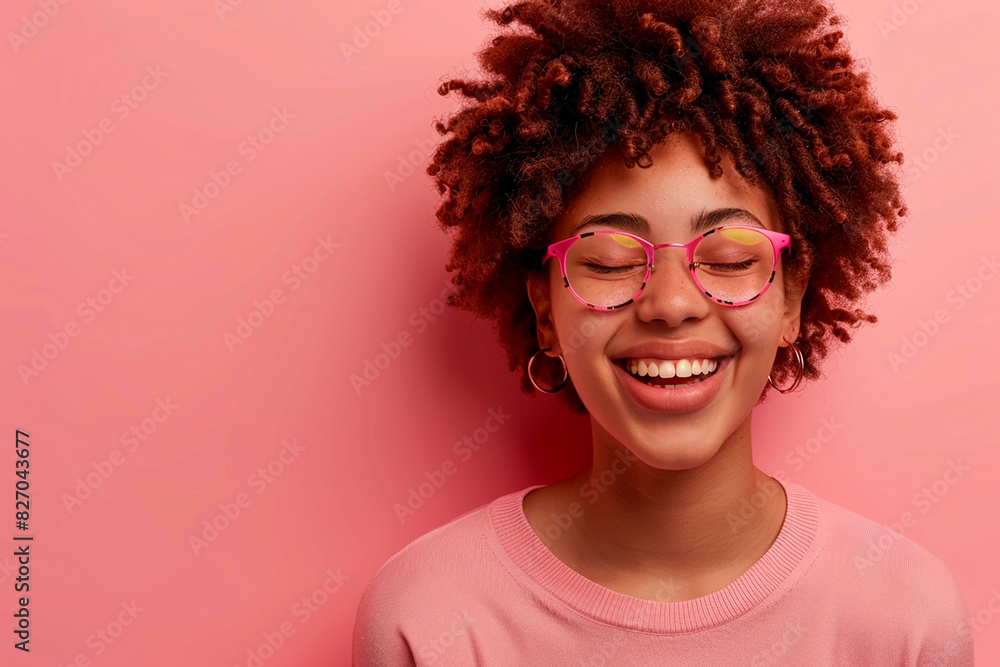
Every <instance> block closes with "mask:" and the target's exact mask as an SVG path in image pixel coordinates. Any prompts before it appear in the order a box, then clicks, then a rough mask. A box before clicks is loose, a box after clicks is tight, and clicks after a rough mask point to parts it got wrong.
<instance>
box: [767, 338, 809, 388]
mask: <svg viewBox="0 0 1000 667" xmlns="http://www.w3.org/2000/svg"><path fill="white" fill-rule="evenodd" d="M789 347H791V348H792V352H794V353H795V359H796V360H797V361H798V362H799V370H798V373H796V374H795V381H794V382H792V384H791V386H789V387H788V388H787V389H781V388H780V387H778V386H776V385H775V384H774V383H773V382H771V374H770V373H768V375H767V382H768V384H770V385H771V386H772V387H774V388H775V389H776V390H777V391H778V392H780V393H782V394H787V393H788V392H790V391H794V390H795V388H796V387H798V386H799V382H801V381H802V377H803V376H804V375H805V370H806V360H805V358H804V357H803V356H802V352H800V351H799V347H798V346H797V345H796V344H795V343H792V344H791V345H789Z"/></svg>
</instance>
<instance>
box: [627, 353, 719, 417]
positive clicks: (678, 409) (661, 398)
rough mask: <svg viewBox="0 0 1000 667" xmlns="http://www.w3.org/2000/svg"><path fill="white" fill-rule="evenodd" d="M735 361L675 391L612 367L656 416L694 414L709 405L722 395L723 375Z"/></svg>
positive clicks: (641, 404)
mask: <svg viewBox="0 0 1000 667" xmlns="http://www.w3.org/2000/svg"><path fill="white" fill-rule="evenodd" d="M732 360H733V357H725V358H724V359H722V360H721V361H720V362H719V367H718V368H717V369H716V371H715V372H714V373H712V375H711V376H709V377H708V378H706V379H704V380H702V381H701V382H698V383H696V384H690V385H687V386H684V387H676V388H673V389H670V388H664V389H661V388H659V387H653V386H651V385H648V384H646V383H645V382H642V381H640V380H637V379H635V378H634V377H632V375H631V374H630V373H628V372H627V371H626V370H625V369H624V368H622V367H621V366H620V365H619V364H618V363H617V362H613V363H612V364H611V365H612V366H614V367H615V372H616V373H617V374H618V377H619V379H620V380H621V382H622V385H623V386H624V387H625V389H626V390H627V391H628V393H629V395H630V396H631V397H632V400H633V401H635V402H636V403H638V404H639V405H640V406H641V407H643V408H645V409H647V410H650V411H653V412H663V413H668V414H676V413H683V412H691V411H693V410H698V409H699V408H703V407H705V406H706V405H708V404H709V403H710V402H711V401H712V399H713V398H715V397H716V395H717V394H718V393H719V389H720V388H721V387H722V374H723V373H725V372H726V371H728V370H729V364H730V362H732Z"/></svg>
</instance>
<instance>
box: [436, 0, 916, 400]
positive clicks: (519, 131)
mask: <svg viewBox="0 0 1000 667" xmlns="http://www.w3.org/2000/svg"><path fill="white" fill-rule="evenodd" d="M485 16H486V17H488V18H489V19H491V20H493V21H495V22H496V23H498V24H500V25H501V26H510V27H508V28H506V29H502V30H501V31H500V33H499V34H498V35H497V36H496V37H495V38H493V39H492V40H491V41H490V42H489V43H488V45H486V46H485V47H484V48H482V50H480V51H479V52H478V53H477V56H478V59H479V62H480V63H481V65H482V67H483V69H484V70H485V72H487V73H488V76H486V77H485V78H483V79H478V80H474V79H471V78H454V79H449V80H446V81H444V83H442V84H441V85H440V87H439V89H438V92H439V93H440V94H442V95H447V94H448V93H449V92H450V91H452V90H456V91H458V92H459V93H461V95H462V96H463V100H464V103H463V104H462V106H461V108H460V109H459V110H458V111H456V112H455V113H454V114H453V115H451V117H450V118H447V120H446V122H440V121H438V122H436V123H435V126H436V127H437V130H438V132H439V133H440V134H442V135H447V134H449V133H450V134H451V136H450V137H448V138H447V139H445V140H443V141H442V143H441V144H440V145H439V146H438V147H437V150H436V151H435V153H434V155H433V157H432V160H431V164H430V165H429V166H428V167H427V173H428V174H430V175H431V176H433V177H434V181H435V183H436V185H437V188H438V191H439V192H441V193H442V194H444V195H445V196H444V197H443V199H442V201H441V203H440V205H439V207H438V209H437V218H438V221H439V224H440V226H441V227H442V229H444V230H446V231H447V230H450V229H452V228H457V234H455V235H454V237H453V245H452V248H451V253H450V256H449V263H448V264H447V266H446V269H447V270H448V271H457V274H456V275H455V276H453V281H454V284H455V287H456V292H455V294H454V296H453V297H452V298H451V299H450V300H449V301H450V303H452V305H454V306H455V307H457V308H460V309H462V310H467V311H470V312H472V313H473V314H474V315H475V316H476V317H481V318H484V319H485V320H487V321H489V322H490V323H491V324H492V326H493V328H494V330H495V331H496V333H497V336H498V338H499V340H500V343H501V345H502V346H503V348H504V350H505V351H506V353H507V358H508V361H509V363H510V369H511V370H512V371H519V372H520V373H521V388H522V390H523V391H524V392H525V393H528V394H532V393H534V392H535V391H536V390H535V388H534V387H533V386H532V384H531V383H530V381H529V380H528V377H527V373H526V366H527V361H528V359H529V358H530V356H531V355H532V354H533V353H534V352H535V351H537V350H538V338H537V333H536V321H535V314H534V310H533V309H532V307H531V303H530V301H529V300H528V296H527V287H526V281H527V275H528V272H529V271H535V270H540V269H541V259H542V257H543V254H544V250H543V249H544V248H545V247H546V246H547V245H548V244H549V243H550V242H551V241H552V240H553V239H550V238H549V232H550V228H551V221H552V219H553V218H554V217H556V216H558V214H559V213H560V212H562V211H563V210H564V208H565V205H566V203H567V202H568V201H569V200H570V199H571V198H572V195H573V185H574V184H576V183H579V182H580V181H582V180H583V179H582V178H581V177H582V176H583V175H584V174H585V173H586V172H587V169H588V167H589V166H590V165H591V164H593V162H594V161H595V160H596V159H597V158H598V157H600V156H601V155H602V154H603V153H604V152H605V151H606V150H608V149H609V148H610V147H611V146H612V145H614V146H615V148H616V149H617V150H618V151H619V152H620V154H621V155H622V156H623V157H624V160H625V165H626V166H627V167H629V168H632V167H635V166H638V167H649V166H650V165H651V164H652V160H651V158H650V156H649V153H648V152H649V150H650V149H651V148H652V147H653V146H654V145H655V144H657V143H659V142H661V141H663V140H664V139H665V138H666V137H668V136H670V135H672V134H676V133H694V134H696V135H698V136H699V137H700V138H701V142H702V145H703V146H704V149H705V150H704V155H705V166H706V168H707V169H708V172H709V174H710V175H711V176H712V177H713V178H718V177H719V176H721V175H722V167H721V166H720V162H721V156H720V151H727V152H728V153H729V154H730V155H731V156H732V159H733V163H734V164H735V166H736V169H737V171H738V172H739V173H740V175H741V176H743V177H744V178H746V179H747V180H748V181H749V182H750V183H752V184H754V185H757V186H758V187H761V188H762V189H763V190H764V191H765V192H766V193H768V195H769V196H770V197H771V198H772V199H773V202H774V204H775V205H776V209H777V211H778V213H779V216H780V218H781V220H782V223H783V226H784V230H785V231H786V232H787V233H788V234H790V235H791V237H792V249H791V250H792V251H791V253H790V254H787V255H785V258H786V259H784V260H783V261H784V262H785V264H784V270H785V273H786V274H787V275H790V276H797V277H800V278H801V277H803V276H808V278H809V284H808V287H807V290H806V292H805V294H804V295H803V299H802V316H801V332H800V337H799V340H798V341H797V345H798V347H799V349H800V350H801V352H802V354H803V356H804V358H805V378H807V379H816V378H818V377H819V376H820V367H819V364H820V362H821V361H822V360H823V359H824V358H825V357H826V356H827V354H828V353H829V352H830V350H831V344H832V343H833V342H834V339H837V340H839V341H841V342H843V343H846V342H848V341H850V339H851V334H850V331H849V328H851V327H857V326H860V324H861V323H862V322H876V321H877V318H876V317H875V316H874V315H871V314H868V313H866V312H864V310H862V309H861V308H859V307H858V305H859V303H860V302H861V300H862V299H863V298H864V297H865V296H866V295H867V294H869V293H870V292H872V291H874V290H875V289H877V288H878V287H879V286H880V285H882V284H884V283H886V282H887V281H888V280H889V279H890V277H891V273H890V257H889V254H888V250H887V241H888V235H889V233H890V232H895V231H897V229H898V226H899V224H900V222H901V220H900V217H901V216H905V215H906V214H907V211H906V207H905V205H904V203H903V201H902V198H901V195H900V187H899V178H900V172H901V169H900V167H901V165H902V163H903V155H902V153H900V152H897V151H895V150H894V149H893V143H894V137H893V134H892V123H891V121H894V120H895V119H896V115H895V114H894V113H893V112H892V111H890V110H888V109H886V108H883V107H882V106H881V105H880V104H879V102H878V101H877V100H876V99H875V96H874V94H873V92H872V90H871V86H870V82H869V75H868V74H867V73H866V72H864V71H863V70H862V68H861V67H860V66H859V63H858V61H857V60H855V59H854V58H853V57H852V56H851V55H850V52H849V47H848V45H847V44H846V43H845V40H844V39H843V37H844V33H843V31H842V30H840V29H838V28H837V26H838V25H841V23H842V22H843V19H842V18H841V17H839V16H838V15H836V14H835V13H834V12H833V11H832V10H831V9H830V8H829V7H828V6H826V5H825V4H823V2H822V1H821V0H775V1H771V0H734V1H712V0H683V1H673V0H660V1H656V0H610V1H609V0H530V1H528V2H518V3H516V4H513V5H510V6H508V7H506V8H504V9H502V10H486V11H485ZM515 24H519V26H520V27H518V26H517V25H515ZM515 28H516V29H515ZM778 352H779V354H778V357H777V358H776V360H775V364H774V367H773V369H772V373H771V377H772V379H773V380H774V381H775V382H776V383H777V384H779V386H781V385H785V384H788V381H787V380H786V378H787V377H789V375H791V376H794V375H795V373H796V372H797V371H798V367H797V362H796V359H795V357H794V355H792V354H791V353H790V351H789V349H788V348H779V351H778ZM550 363H551V362H550ZM766 391H767V389H765V394H766ZM561 395H562V396H563V397H564V398H565V400H566V404H567V405H568V406H569V407H570V409H571V410H573V411H574V412H576V413H579V414H585V413H586V408H585V406H584V405H583V404H582V402H581V401H580V398H579V396H578V395H577V393H576V391H575V390H574V389H573V387H572V380H570V382H569V383H568V384H567V386H566V389H565V390H563V392H561ZM763 396H764V394H762V396H761V398H762V399H763Z"/></svg>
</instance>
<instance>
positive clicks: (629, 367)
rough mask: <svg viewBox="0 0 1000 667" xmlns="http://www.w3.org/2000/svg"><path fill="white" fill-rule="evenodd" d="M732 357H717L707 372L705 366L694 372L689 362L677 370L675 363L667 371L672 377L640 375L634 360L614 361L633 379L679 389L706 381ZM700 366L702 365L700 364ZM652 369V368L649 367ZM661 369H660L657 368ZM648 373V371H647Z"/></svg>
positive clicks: (663, 387) (654, 385)
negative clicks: (635, 369)
mask: <svg viewBox="0 0 1000 667" xmlns="http://www.w3.org/2000/svg"><path fill="white" fill-rule="evenodd" d="M731 358H732V357H731V356H729V357H716V358H714V359H712V362H713V363H712V365H713V368H712V369H711V370H710V371H708V372H707V373H706V372H704V369H703V368H700V367H699V373H697V374H694V373H692V370H693V369H692V368H691V367H690V364H687V365H686V366H685V367H684V368H683V370H680V371H675V368H674V366H673V365H671V367H670V370H669V371H668V372H667V373H666V374H668V375H671V376H672V377H659V376H656V377H654V376H652V375H650V374H642V375H640V374H639V373H638V372H635V373H633V372H632V371H633V368H635V364H634V362H632V361H631V360H629V359H616V360H615V361H614V363H615V364H617V365H618V366H619V367H620V368H622V369H623V370H624V371H625V372H626V373H628V374H629V375H630V376H631V377H632V378H633V379H635V380H638V381H639V382H642V383H643V384H646V385H649V386H650V387H657V388H659V389H677V388H679V387H687V386H690V385H694V384H699V383H701V382H704V381H705V380H707V379H708V378H710V377H712V376H713V375H715V374H716V373H718V372H719V369H720V368H721V367H722V366H723V365H724V364H725V362H726V361H727V360H729V359H731ZM699 366H700V365H699ZM649 370H652V369H649ZM657 371H659V369H657ZM678 372H679V373H680V374H681V375H688V377H679V375H678V374H677V373H678ZM647 373H648V371H647Z"/></svg>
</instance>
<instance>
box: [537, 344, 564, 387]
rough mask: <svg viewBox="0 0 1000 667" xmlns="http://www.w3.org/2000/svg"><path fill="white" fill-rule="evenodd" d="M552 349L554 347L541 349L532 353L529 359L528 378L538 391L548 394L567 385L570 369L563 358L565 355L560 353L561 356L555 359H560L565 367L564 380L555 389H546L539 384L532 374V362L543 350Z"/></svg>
mask: <svg viewBox="0 0 1000 667" xmlns="http://www.w3.org/2000/svg"><path fill="white" fill-rule="evenodd" d="M551 349H552V348H551V347H547V348H545V349H544V350H539V351H538V352H535V353H534V354H533V355H531V359H529V360H528V379H529V380H531V384H533V385H535V389H537V390H538V391H542V392H545V393H546V394H554V393H556V392H557V391H559V390H560V389H562V388H563V387H565V386H566V381H567V380H569V371H568V370H567V369H566V360H565V359H563V356H562V355H561V354H560V355H559V356H557V357H554V358H555V359H558V360H559V363H560V364H562V367H563V379H562V382H560V383H559V386H558V387H556V388H555V389H546V388H545V387H542V386H539V384H538V383H537V382H536V381H535V377H534V376H533V375H532V374H531V364H532V363H534V361H535V357H537V356H538V355H539V354H541V353H542V352H548V351H549V350H551Z"/></svg>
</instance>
